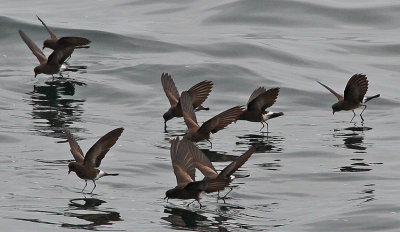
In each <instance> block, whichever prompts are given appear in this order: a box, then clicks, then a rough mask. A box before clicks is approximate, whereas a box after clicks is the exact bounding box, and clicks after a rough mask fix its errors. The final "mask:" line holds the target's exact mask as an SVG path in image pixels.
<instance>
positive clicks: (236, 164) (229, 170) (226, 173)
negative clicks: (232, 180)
mask: <svg viewBox="0 0 400 232" xmlns="http://www.w3.org/2000/svg"><path fill="white" fill-rule="evenodd" d="M256 147H257V146H252V147H251V148H250V149H249V150H248V151H246V152H245V153H244V154H243V155H241V156H239V158H237V159H236V160H235V161H233V162H232V163H230V164H229V165H228V166H226V167H225V168H224V169H223V170H222V171H221V172H220V173H219V175H218V177H222V178H228V177H230V176H231V175H232V174H233V173H234V172H236V171H237V170H238V169H239V168H240V167H241V166H242V165H243V164H244V163H245V162H246V161H247V160H248V159H249V158H250V156H251V155H252V154H253V153H254V151H255V150H256Z"/></svg>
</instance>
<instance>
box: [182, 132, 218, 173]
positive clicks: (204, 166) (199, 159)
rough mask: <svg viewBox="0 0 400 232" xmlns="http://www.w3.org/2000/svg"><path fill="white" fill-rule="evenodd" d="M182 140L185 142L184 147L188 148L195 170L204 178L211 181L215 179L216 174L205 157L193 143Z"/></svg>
mask: <svg viewBox="0 0 400 232" xmlns="http://www.w3.org/2000/svg"><path fill="white" fill-rule="evenodd" d="M184 140H186V141H185V145H186V146H188V149H189V152H190V154H192V157H193V160H194V164H195V166H196V168H197V169H199V170H200V171H201V173H203V175H204V176H205V177H208V178H211V179H214V178H216V177H217V176H218V173H217V171H216V170H215V168H214V166H213V165H212V163H211V162H210V160H209V159H208V158H207V156H206V155H205V154H204V153H203V152H202V151H201V150H200V149H199V148H198V147H197V146H196V145H194V143H192V142H191V141H189V140H187V139H184Z"/></svg>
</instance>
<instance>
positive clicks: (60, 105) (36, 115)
mask: <svg viewBox="0 0 400 232" xmlns="http://www.w3.org/2000/svg"><path fill="white" fill-rule="evenodd" d="M85 85H86V84H85V83H84V82H80V81H77V80H73V79H69V78H56V79H54V80H48V81H46V82H45V83H44V84H35V85H34V86H33V91H32V92H29V93H27V95H28V96H29V98H30V99H29V100H28V101H29V104H30V105H32V113H31V115H32V119H33V122H34V124H33V126H34V132H35V133H37V134H39V135H44V136H48V137H62V127H63V126H64V125H66V124H71V123H72V122H79V121H80V120H81V115H82V114H83V108H82V106H83V103H84V102H85V100H84V99H74V98H71V96H74V95H75V88H76V86H85Z"/></svg>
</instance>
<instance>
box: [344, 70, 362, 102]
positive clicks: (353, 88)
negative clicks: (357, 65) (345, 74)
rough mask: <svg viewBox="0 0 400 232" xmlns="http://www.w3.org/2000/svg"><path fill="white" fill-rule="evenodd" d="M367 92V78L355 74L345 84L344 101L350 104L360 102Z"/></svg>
mask: <svg viewBox="0 0 400 232" xmlns="http://www.w3.org/2000/svg"><path fill="white" fill-rule="evenodd" d="M367 90H368V80H367V76H365V75H364V74H355V75H353V76H352V77H351V78H350V80H349V81H348V82H347V85H346V88H345V89H344V99H345V100H346V101H352V102H362V101H363V99H364V96H365V94H366V93H367Z"/></svg>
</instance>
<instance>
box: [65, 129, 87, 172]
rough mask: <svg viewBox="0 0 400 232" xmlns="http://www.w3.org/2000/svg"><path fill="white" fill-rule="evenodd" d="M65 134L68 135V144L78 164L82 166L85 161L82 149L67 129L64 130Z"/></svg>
mask: <svg viewBox="0 0 400 232" xmlns="http://www.w3.org/2000/svg"><path fill="white" fill-rule="evenodd" d="M63 129H64V132H65V134H66V135H67V139H68V143H69V146H70V148H71V153H72V155H73V156H74V159H75V161H76V162H78V163H80V164H82V163H83V160H84V159H85V158H84V156H83V152H82V149H81V148H80V147H79V144H78V143H77V142H76V140H75V138H74V136H72V134H71V133H70V132H69V130H68V129H67V128H65V127H64V128H63Z"/></svg>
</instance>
